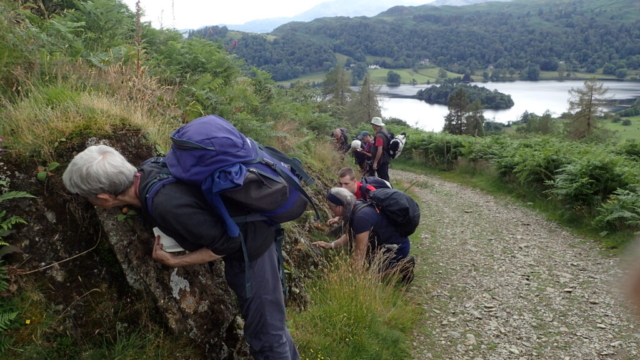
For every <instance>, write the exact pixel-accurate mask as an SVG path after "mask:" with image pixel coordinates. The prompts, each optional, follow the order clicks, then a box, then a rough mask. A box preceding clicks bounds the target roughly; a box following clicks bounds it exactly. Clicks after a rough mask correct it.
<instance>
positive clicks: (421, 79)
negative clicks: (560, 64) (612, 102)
mask: <svg viewBox="0 0 640 360" xmlns="http://www.w3.org/2000/svg"><path fill="white" fill-rule="evenodd" d="M338 55H339V56H338V63H339V64H341V65H343V64H344V63H345V62H346V56H344V55H340V54H338ZM439 70H440V68H438V67H434V68H427V69H369V70H368V72H369V75H370V76H371V79H372V80H373V81H374V82H375V83H377V84H386V83H387V74H388V73H389V71H393V72H396V73H398V74H400V81H401V83H402V84H411V83H413V82H414V80H415V82H416V83H417V84H426V83H427V82H429V83H433V82H435V81H436V80H438V71H439ZM325 75H326V73H325V72H322V71H319V72H314V73H310V74H307V75H304V76H301V77H299V78H295V79H290V80H285V81H279V82H277V84H278V85H281V86H289V85H290V84H292V83H295V82H298V81H300V82H309V83H312V82H315V83H321V82H323V81H324V78H325ZM462 75H463V74H457V73H453V72H449V71H447V78H455V77H462ZM594 76H595V77H596V78H597V79H598V80H617V79H618V78H616V77H615V76H614V75H603V74H602V69H599V70H598V71H597V72H596V73H594V74H590V73H580V72H572V73H571V75H570V76H569V77H566V76H564V77H562V78H560V77H558V73H557V72H555V71H541V72H540V80H562V79H564V80H586V79H589V78H591V77H594ZM638 77H640V70H629V73H628V76H627V80H628V79H631V78H638ZM471 78H472V79H473V81H475V82H483V81H484V78H483V77H482V71H480V70H478V71H476V75H473V76H471ZM519 79H520V78H519V75H518V74H515V75H514V76H509V75H507V76H504V77H503V78H502V81H515V80H519Z"/></svg>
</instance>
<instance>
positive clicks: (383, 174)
mask: <svg viewBox="0 0 640 360" xmlns="http://www.w3.org/2000/svg"><path fill="white" fill-rule="evenodd" d="M376 172H377V173H378V177H379V178H380V179H382V180H387V181H389V182H391V181H390V180H389V163H386V164H378V170H376Z"/></svg>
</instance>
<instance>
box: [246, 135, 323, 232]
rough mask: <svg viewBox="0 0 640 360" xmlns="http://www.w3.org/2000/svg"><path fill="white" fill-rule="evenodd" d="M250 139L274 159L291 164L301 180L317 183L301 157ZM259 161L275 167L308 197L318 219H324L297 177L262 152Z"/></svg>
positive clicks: (289, 182)
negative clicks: (289, 155)
mask: <svg viewBox="0 0 640 360" xmlns="http://www.w3.org/2000/svg"><path fill="white" fill-rule="evenodd" d="M250 140H251V142H253V144H254V145H256V146H257V147H258V148H260V149H261V150H262V151H264V152H265V153H267V154H268V155H269V156H271V157H273V158H274V159H276V160H278V161H281V162H283V163H285V164H286V165H288V166H290V167H291V170H292V172H293V173H294V174H295V175H296V177H298V178H299V179H300V180H302V181H304V182H306V183H307V184H308V185H313V184H314V183H315V180H314V179H313V178H312V177H311V176H309V174H307V172H306V171H304V169H303V168H302V162H301V161H300V159H298V158H293V159H291V158H290V157H288V156H286V155H285V154H283V153H282V152H280V151H279V150H277V149H274V148H272V147H269V146H262V145H261V144H258V143H257V142H255V141H254V140H253V139H250ZM257 161H258V162H261V163H263V164H266V165H268V166H270V167H271V168H273V169H274V170H275V171H276V172H277V173H278V175H280V176H281V177H282V178H283V179H284V180H285V181H286V182H287V183H288V184H289V186H293V187H294V188H295V189H296V190H298V192H299V193H300V195H302V196H304V198H305V199H307V201H308V202H309V204H311V207H312V208H313V211H314V212H315V213H316V218H317V219H318V220H322V216H320V212H319V211H318V208H317V207H316V204H315V203H314V202H313V200H312V199H311V196H309V194H308V193H307V192H306V191H305V190H304V189H303V188H302V186H300V183H298V182H297V181H296V180H295V179H293V178H292V177H291V176H290V175H289V174H287V173H286V172H285V171H284V170H282V169H280V168H279V167H278V166H277V165H276V164H274V163H272V162H270V161H268V160H265V159H264V158H263V157H262V156H260V152H258V159H257Z"/></svg>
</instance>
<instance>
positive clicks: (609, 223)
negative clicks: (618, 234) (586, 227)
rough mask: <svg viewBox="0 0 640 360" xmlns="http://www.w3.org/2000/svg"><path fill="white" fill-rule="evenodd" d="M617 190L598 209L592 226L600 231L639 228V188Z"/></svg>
mask: <svg viewBox="0 0 640 360" xmlns="http://www.w3.org/2000/svg"><path fill="white" fill-rule="evenodd" d="M633 188H635V189H632V190H625V189H617V190H616V191H614V192H613V194H612V195H610V196H609V198H608V199H607V201H605V202H604V203H603V204H602V206H601V207H599V208H598V213H599V215H598V217H597V218H596V219H595V220H594V225H595V226H596V227H597V228H600V229H609V230H620V229H624V228H631V229H637V228H640V187H639V186H633Z"/></svg>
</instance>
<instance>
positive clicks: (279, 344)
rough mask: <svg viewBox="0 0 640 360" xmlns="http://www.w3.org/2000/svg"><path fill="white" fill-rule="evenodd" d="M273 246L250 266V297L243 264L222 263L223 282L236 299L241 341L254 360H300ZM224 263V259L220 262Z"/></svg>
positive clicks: (232, 261) (235, 262) (236, 262)
mask: <svg viewBox="0 0 640 360" xmlns="http://www.w3.org/2000/svg"><path fill="white" fill-rule="evenodd" d="M277 258H278V257H277V253H276V246H275V243H274V244H273V245H271V247H270V248H269V250H267V252H266V253H264V254H263V255H262V256H261V257H260V258H258V259H257V260H255V261H252V262H251V265H250V269H251V270H250V271H251V277H250V279H251V280H250V281H251V291H252V294H251V297H247V296H246V292H247V286H246V285H247V284H246V281H245V280H246V278H245V264H244V262H241V261H235V260H227V259H225V278H226V279H227V283H228V284H229V286H230V287H231V289H232V290H233V291H234V292H235V293H236V295H237V296H238V300H239V302H240V310H241V312H242V317H243V318H244V321H245V323H244V337H245V338H246V339H247V343H248V344H249V349H250V352H251V356H253V358H254V359H255V360H299V359H300V356H299V355H298V350H297V349H296V346H295V344H294V342H293V339H292V338H291V334H289V330H288V329H287V325H286V316H285V307H284V297H283V294H282V285H281V284H280V276H279V274H278V260H277ZM223 259H224V258H223Z"/></svg>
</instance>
